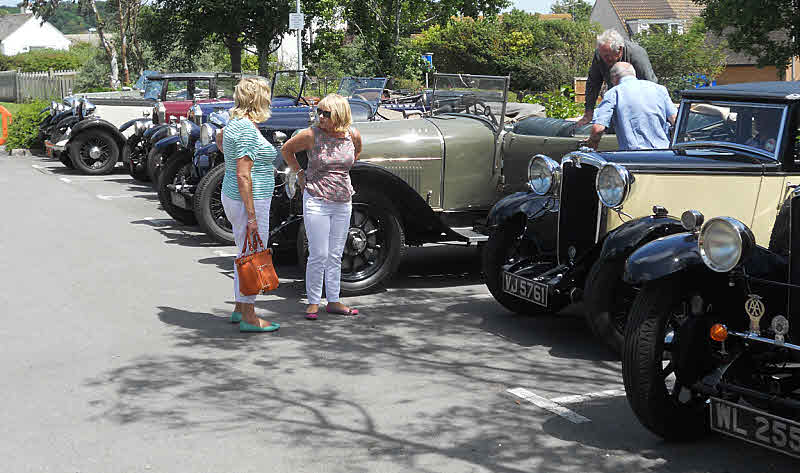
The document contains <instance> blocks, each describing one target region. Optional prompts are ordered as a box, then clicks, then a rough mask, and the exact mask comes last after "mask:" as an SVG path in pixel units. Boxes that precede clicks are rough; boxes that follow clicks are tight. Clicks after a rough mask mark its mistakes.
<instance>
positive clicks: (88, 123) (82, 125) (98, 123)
mask: <svg viewBox="0 0 800 473" xmlns="http://www.w3.org/2000/svg"><path fill="white" fill-rule="evenodd" d="M96 129H101V130H103V131H107V132H108V133H110V134H111V136H113V137H114V141H116V142H117V145H119V150H120V153H122V150H123V149H124V148H125V144H126V143H127V141H128V140H127V138H125V135H123V134H122V133H120V132H119V130H118V129H117V127H115V126H114V124H112V123H111V122H109V121H106V120H102V119H99V118H88V119H84V120H81V121H79V122H78V123H77V124H75V126H73V127H72V134H71V136H70V142H72V140H74V139H75V137H76V136H78V135H80V134H82V133H86V132H88V131H90V130H96Z"/></svg>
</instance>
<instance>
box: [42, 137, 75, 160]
mask: <svg viewBox="0 0 800 473" xmlns="http://www.w3.org/2000/svg"><path fill="white" fill-rule="evenodd" d="M68 141H69V140H61V141H59V142H58V143H53V142H52V141H50V140H45V141H44V150H45V153H47V156H49V157H51V158H53V157H56V156H58V155H59V154H61V153H62V152H64V151H65V150H66V149H67V142H68Z"/></svg>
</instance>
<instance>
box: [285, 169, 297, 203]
mask: <svg viewBox="0 0 800 473" xmlns="http://www.w3.org/2000/svg"><path fill="white" fill-rule="evenodd" d="M287 170H288V169H287ZM283 188H284V189H285V190H286V197H288V198H289V200H292V199H293V198H294V195H295V194H296V193H297V173H296V172H289V173H287V174H286V184H284V185H283Z"/></svg>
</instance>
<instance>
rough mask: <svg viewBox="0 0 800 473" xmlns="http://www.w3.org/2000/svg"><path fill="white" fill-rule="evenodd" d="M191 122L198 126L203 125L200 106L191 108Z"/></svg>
mask: <svg viewBox="0 0 800 473" xmlns="http://www.w3.org/2000/svg"><path fill="white" fill-rule="evenodd" d="M192 120H193V121H194V122H195V123H196V124H197V125H198V126H199V125H202V124H203V109H202V108H200V105H197V104H195V105H194V106H192Z"/></svg>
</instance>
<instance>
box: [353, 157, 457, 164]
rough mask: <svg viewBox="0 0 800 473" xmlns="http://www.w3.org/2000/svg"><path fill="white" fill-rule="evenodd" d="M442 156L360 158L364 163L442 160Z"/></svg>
mask: <svg viewBox="0 0 800 473" xmlns="http://www.w3.org/2000/svg"><path fill="white" fill-rule="evenodd" d="M441 159H442V158H367V159H359V161H361V162H363V163H382V162H386V161H389V162H406V161H440V160H441Z"/></svg>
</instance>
